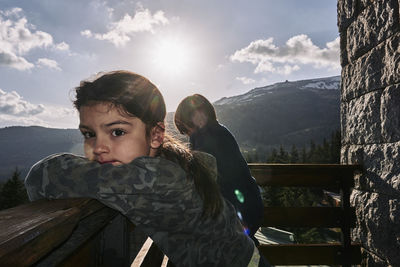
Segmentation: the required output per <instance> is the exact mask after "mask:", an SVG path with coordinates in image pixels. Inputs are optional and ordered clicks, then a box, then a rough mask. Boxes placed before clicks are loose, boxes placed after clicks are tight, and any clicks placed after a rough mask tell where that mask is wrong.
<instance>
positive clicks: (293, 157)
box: [290, 145, 300, 163]
mask: <svg viewBox="0 0 400 267" xmlns="http://www.w3.org/2000/svg"><path fill="white" fill-rule="evenodd" d="M299 161H300V156H299V151H297V148H296V146H295V145H292V150H291V151H290V163H298V162H299Z"/></svg>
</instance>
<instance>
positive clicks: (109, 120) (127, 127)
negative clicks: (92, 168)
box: [79, 103, 154, 166]
mask: <svg viewBox="0 0 400 267" xmlns="http://www.w3.org/2000/svg"><path fill="white" fill-rule="evenodd" d="M79 118H80V124H79V130H80V131H81V132H82V134H83V136H84V138H85V142H84V151H85V156H86V157H87V158H88V159H89V160H95V161H98V162H99V163H101V164H104V163H111V164H112V165H115V166H116V165H121V164H127V163H129V162H131V161H132V160H134V159H135V158H137V157H140V156H154V151H153V150H154V149H151V145H152V144H151V143H152V135H153V134H154V131H153V130H152V131H151V133H150V136H149V137H147V136H146V125H145V124H144V123H143V122H142V120H140V119H139V118H136V117H131V116H127V115H121V113H120V112H119V110H118V109H117V108H116V107H114V106H111V105H109V104H107V103H98V104H94V105H89V106H82V107H81V108H80V110H79Z"/></svg>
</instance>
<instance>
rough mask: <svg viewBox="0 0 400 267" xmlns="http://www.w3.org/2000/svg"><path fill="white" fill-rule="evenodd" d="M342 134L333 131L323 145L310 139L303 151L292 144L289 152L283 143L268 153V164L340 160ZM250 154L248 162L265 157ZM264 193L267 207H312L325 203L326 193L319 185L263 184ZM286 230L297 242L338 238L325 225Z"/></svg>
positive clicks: (314, 241) (326, 162)
mask: <svg viewBox="0 0 400 267" xmlns="http://www.w3.org/2000/svg"><path fill="white" fill-rule="evenodd" d="M340 149H341V136H340V131H339V130H337V131H335V132H333V133H332V134H331V136H330V139H328V140H326V139H324V140H323V142H322V143H321V144H316V143H315V142H314V141H310V145H309V147H308V148H306V147H303V148H301V149H300V150H299V149H298V148H297V147H296V146H295V145H293V146H291V148H290V150H289V151H287V150H286V149H285V148H284V147H283V146H282V145H281V146H280V147H279V149H275V148H274V149H272V151H271V152H270V153H269V155H267V157H266V158H267V160H266V162H267V163H319V164H328V163H340ZM252 152H253V153H250V154H247V161H248V162H259V159H260V158H262V156H261V155H260V154H258V153H257V150H255V151H252ZM262 189H263V191H262V196H263V200H264V205H265V206H283V207H312V206H320V205H322V204H323V203H324V193H323V191H322V189H320V188H301V187H300V188H299V187H267V186H265V187H263V188H262ZM284 230H286V231H289V232H292V233H293V234H294V238H295V241H296V242H298V243H320V242H326V241H332V240H338V238H339V236H338V234H337V233H336V232H334V231H331V230H329V229H324V228H292V227H287V228H284Z"/></svg>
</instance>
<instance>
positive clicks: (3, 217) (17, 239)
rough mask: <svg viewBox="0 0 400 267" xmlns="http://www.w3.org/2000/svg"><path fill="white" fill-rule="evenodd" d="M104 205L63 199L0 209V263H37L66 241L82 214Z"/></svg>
mask: <svg viewBox="0 0 400 267" xmlns="http://www.w3.org/2000/svg"><path fill="white" fill-rule="evenodd" d="M102 207H104V206H103V205H102V204H100V203H99V202H97V201H94V200H89V199H64V200H51V201H49V200H39V201H36V202H33V203H29V204H25V205H21V206H18V207H15V208H11V209H7V210H3V211H0V226H1V229H2V230H1V232H0V262H1V263H2V264H4V265H5V266H26V265H31V264H33V263H35V262H36V261H38V260H39V259H40V258H42V257H43V256H44V255H46V254H48V253H49V252H50V251H52V250H54V249H55V248H56V247H57V246H59V245H60V244H61V243H62V242H64V241H65V240H66V239H67V238H68V237H69V236H70V235H71V233H72V231H73V229H74V228H75V226H76V225H77V224H78V222H79V220H80V219H81V217H82V216H88V215H89V214H91V213H93V212H95V211H96V210H98V209H100V208H102ZM83 211H84V212H85V214H83V213H82V212H83Z"/></svg>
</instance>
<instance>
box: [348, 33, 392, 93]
mask: <svg viewBox="0 0 400 267" xmlns="http://www.w3.org/2000/svg"><path fill="white" fill-rule="evenodd" d="M399 43H400V33H397V34H395V35H394V36H392V37H391V38H389V39H388V40H386V42H384V43H381V44H380V45H378V46H377V47H375V48H374V49H372V50H371V51H370V52H369V53H367V54H365V55H364V56H362V57H360V58H358V59H357V60H355V61H354V62H351V64H348V65H346V66H344V67H343V68H342V92H341V94H342V99H343V100H344V101H349V100H351V99H353V98H356V97H359V96H361V95H363V94H365V93H368V92H371V91H374V90H377V89H383V88H385V87H387V86H389V85H392V84H394V83H399V82H400V46H399Z"/></svg>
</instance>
